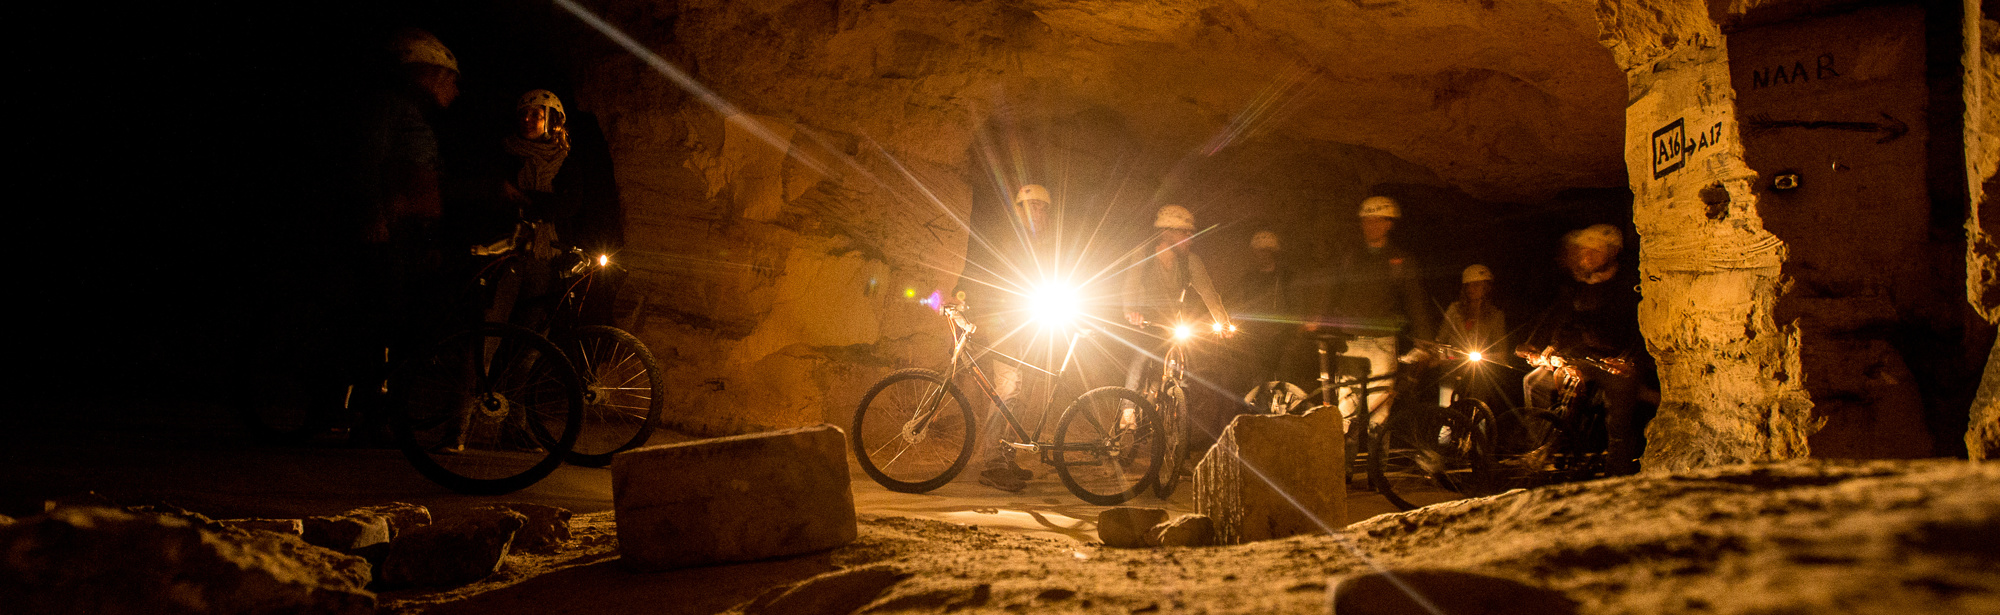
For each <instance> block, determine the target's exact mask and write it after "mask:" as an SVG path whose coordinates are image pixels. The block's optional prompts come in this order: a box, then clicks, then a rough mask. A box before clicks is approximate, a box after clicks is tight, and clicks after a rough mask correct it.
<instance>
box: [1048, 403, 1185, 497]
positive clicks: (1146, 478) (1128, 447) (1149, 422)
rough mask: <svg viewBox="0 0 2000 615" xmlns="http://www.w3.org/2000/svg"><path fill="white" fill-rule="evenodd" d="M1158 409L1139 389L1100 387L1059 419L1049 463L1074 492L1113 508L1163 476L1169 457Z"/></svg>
mask: <svg viewBox="0 0 2000 615" xmlns="http://www.w3.org/2000/svg"><path fill="white" fill-rule="evenodd" d="M1161 430H1162V426H1161V425H1160V413H1159V411H1157V410H1155V409H1154V408H1153V404H1152V403H1151V402H1148V401H1146V398H1145V396H1143V395H1140V394H1139V392H1138V391H1134V390H1131V389H1127V388H1124V387H1102V388H1099V389H1096V390H1093V391H1090V392H1088V393H1084V394H1083V396H1081V397H1078V398H1076V401H1075V402H1072V403H1070V405H1069V408H1068V409H1066V410H1063V413H1062V418H1061V419H1059V420H1058V421H1057V422H1056V439H1055V446H1054V448H1052V449H1050V451H1049V452H1050V455H1049V461H1050V465H1053V466H1055V469H1056V476H1059V477H1061V478H1062V482H1063V486H1064V487H1068V488H1069V490H1070V493H1074V494H1076V497H1078V498H1080V499H1082V500H1083V501H1085V502H1089V503H1091V504H1097V505H1099V506H1112V505H1116V504H1120V503H1123V502H1124V501H1126V500H1130V499H1132V498H1134V497H1137V496H1138V495H1139V494H1140V493H1142V492H1144V491H1145V490H1146V489H1147V488H1150V487H1152V486H1153V484H1154V482H1155V481H1157V480H1158V479H1159V472H1160V469H1161V464H1162V462H1163V461H1164V459H1165V457H1166V452H1167V451H1166V443H1165V442H1164V440H1165V437H1164V434H1162V433H1161Z"/></svg>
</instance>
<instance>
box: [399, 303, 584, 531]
mask: <svg viewBox="0 0 2000 615" xmlns="http://www.w3.org/2000/svg"><path fill="white" fill-rule="evenodd" d="M389 395H390V404H391V408H392V414H391V420H392V421H393V426H394V428H395V431H396V438H397V440H398V442H399V443H400V444H401V445H402V448H403V455H404V456H405V457H408V458H409V460H410V464H411V465H413V466H415V467H416V469H417V472H419V473H421V474H423V475H424V477H425V478H429V479H431V480H432V481H434V482H436V483H438V484H440V485H443V486H445V487H447V488H450V489H451V490H453V491H458V492H461V493H470V494H477V495H495V494H502V493H509V492H513V491H518V490H520V489H522V488H525V487H527V486H529V485H532V484H534V483H535V482H536V481H539V480H541V479H542V478H543V477H546V476H548V475H549V473H550V472H554V471H555V469H556V466H559V465H562V461H563V457H564V456H565V455H567V454H568V453H569V449H570V446H572V445H574V444H575V443H576V437H577V433H578V432H579V431H581V430H580V429H579V427H580V424H581V419H582V413H581V412H580V411H579V410H580V409H581V408H582V406H583V385H582V383H581V382H579V380H578V378H577V375H576V371H575V370H574V369H572V368H571V367H570V363H569V359H568V358H566V357H565V356H564V355H563V353H562V350H560V349H558V348H556V346H555V344H552V343H550V342H549V341H548V340H547V339H545V338H543V337H542V336H540V335H536V334H535V333H534V332H533V331H529V330H527V329H523V328H520V327H516V326H513V325H508V324H502V323H491V322H489V323H480V324H479V325H477V326H474V327H471V328H468V329H465V330H462V331H459V332H456V333H453V334H451V335H449V336H447V337H445V338H444V339H442V340H439V341H438V342H436V343H433V344H431V345H430V346H428V347H426V348H425V349H424V350H423V351H421V352H420V353H418V354H415V355H412V356H410V357H409V358H408V359H406V360H404V361H403V362H402V363H401V364H400V365H398V366H397V368H396V370H395V371H394V372H393V373H392V374H391V376H390V380H389Z"/></svg>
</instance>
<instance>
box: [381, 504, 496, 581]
mask: <svg viewBox="0 0 2000 615" xmlns="http://www.w3.org/2000/svg"><path fill="white" fill-rule="evenodd" d="M527 523H528V516H527V515H523V514H521V513H517V512H514V511H511V510H501V509H485V510H478V511H474V512H473V513H472V514H471V515H470V516H467V517H465V518H461V519H456V520H453V521H451V522H448V523H433V524H430V525H426V526H423V527H419V528H416V529H413V530H410V531H409V532H408V533H405V534H403V535H402V536H398V537H397V538H396V541H395V542H393V543H390V544H389V553H388V556H387V557H386V559H384V561H383V562H382V575H381V580H382V582H383V583H384V584H387V585H390V586H401V587H411V586H415V587H423V586H439V585H464V584H466V583H471V582H473V581H477V580H480V579H483V578H486V576H487V575H490V574H493V573H494V571H497V570H499V569H500V561H501V560H503V559H505V558H506V557H507V549H508V547H509V546H510V545H512V543H513V542H514V534H515V533H516V532H519V531H521V527H522V526H525V525H527Z"/></svg>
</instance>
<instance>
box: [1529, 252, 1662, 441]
mask: <svg viewBox="0 0 2000 615" xmlns="http://www.w3.org/2000/svg"><path fill="white" fill-rule="evenodd" d="M1624 246H1625V240H1624V234H1623V233H1621V232H1620V231H1619V230H1618V228H1617V227H1614V226H1611V225H1609V224H1598V225H1593V226H1590V227H1588V228H1583V229H1578V230H1575V231H1571V232H1570V233H1569V234H1567V235H1564V236H1563V256H1562V264H1563V268H1564V269H1565V270H1566V273H1568V276H1566V279H1564V280H1563V282H1562V285H1561V286H1560V287H1559V288H1558V290H1557V293H1556V298H1555V301H1554V302H1552V303H1550V304H1549V307H1548V309H1546V310H1544V311H1543V312H1542V314H1541V316H1540V317H1539V318H1538V319H1537V320H1536V322H1535V326H1534V328H1533V329H1531V330H1530V331H1529V334H1528V338H1527V341H1526V342H1524V343H1523V344H1522V345H1521V346H1520V347H1519V348H1517V349H1516V352H1517V353H1519V354H1521V355H1522V356H1524V357H1528V358H1529V361H1530V362H1531V363H1534V364H1536V365H1537V367H1536V368H1535V370H1534V371H1532V372H1529V373H1528V375H1527V376H1526V377H1524V378H1522V381H1521V388H1522V393H1523V395H1524V396H1525V397H1526V399H1527V403H1528V405H1529V406H1533V407H1537V408H1547V407H1550V405H1551V401H1552V399H1553V397H1554V395H1555V392H1556V389H1557V388H1558V386H1559V381H1558V377H1557V376H1558V375H1557V372H1558V371H1567V372H1568V373H1570V374H1571V375H1572V376H1574V377H1581V378H1583V379H1585V380H1586V381H1589V382H1593V383H1595V384H1597V385H1598V387H1599V388H1600V389H1601V390H1602V391H1603V393H1604V398H1605V416H1604V422H1605V443H1606V446H1607V449H1608V450H1607V456H1606V459H1605V470H1606V472H1608V473H1610V474H1611V475H1613V476H1619V475H1625V474H1632V473H1635V472H1637V471H1638V459H1639V440H1638V438H1639V427H1640V426H1639V425H1636V424H1635V422H1634V412H1635V409H1636V407H1637V405H1638V396H1639V388H1640V386H1639V380H1638V376H1639V375H1640V373H1641V372H1640V370H1642V369H1643V368H1644V366H1643V365H1642V361H1644V360H1645V358H1646V357H1645V352H1644V349H1643V347H1642V344H1643V343H1644V341H1643V338H1641V337H1640V335H1639V290H1638V289H1639V278H1638V276H1637V275H1636V274H1635V273H1633V272H1632V271H1631V270H1630V269H1628V268H1625V267H1621V266H1620V265H1619V264H1618V252H1619V250H1621V249H1623V248H1624ZM1558 353H1560V354H1563V355H1567V356H1582V357H1589V358H1593V359H1601V360H1603V361H1604V362H1605V363H1607V364H1609V365H1610V367H1611V369H1610V370H1605V369H1600V368H1598V367H1595V366H1591V365H1584V364H1569V365H1565V366H1562V367H1560V368H1556V367H1551V366H1550V362H1549V361H1548V358H1549V356H1550V355H1554V354H1558Z"/></svg>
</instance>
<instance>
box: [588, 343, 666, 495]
mask: <svg viewBox="0 0 2000 615" xmlns="http://www.w3.org/2000/svg"><path fill="white" fill-rule="evenodd" d="M562 349H563V354H565V355H567V356H568V357H569V360H570V363H571V364H573V365H575V366H576V372H577V376H579V377H581V378H582V379H583V419H582V424H583V432H582V433H580V434H578V435H577V437H576V446H573V447H571V448H570V451H569V462H570V463H573V464H576V465H580V466H587V467H592V468H601V467H604V466H606V465H610V464H611V456H612V455H613V454H616V453H620V452H623V451H628V450H631V449H634V448H638V447H641V446H645V444H646V440H647V439H648V438H651V437H652V436H653V428H654V427H655V426H656V425H658V424H659V420H660V406H661V405H662V404H664V403H666V375H665V374H664V373H663V370H661V369H660V361H659V360H658V359H655V358H653V352H652V351H650V350H647V349H646V345H645V344H644V343H641V342H640V341H639V338H636V337H633V336H632V334H630V333H626V332H625V331H624V330H623V329H619V328H617V327H605V326H591V327H578V328H577V329H576V330H575V331H574V332H572V333H571V334H570V336H569V337H568V338H567V339H565V340H563V342H562Z"/></svg>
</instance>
